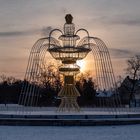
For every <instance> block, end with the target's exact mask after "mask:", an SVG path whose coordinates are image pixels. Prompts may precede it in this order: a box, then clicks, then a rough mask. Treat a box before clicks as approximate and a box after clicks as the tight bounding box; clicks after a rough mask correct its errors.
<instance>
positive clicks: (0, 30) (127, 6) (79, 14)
mask: <svg viewBox="0 0 140 140" xmlns="http://www.w3.org/2000/svg"><path fill="white" fill-rule="evenodd" d="M67 13H71V14H72V15H73V17H74V21H73V22H74V23H75V25H76V28H86V29H87V30H88V31H89V33H90V35H91V36H97V37H99V38H101V39H102V40H103V41H104V42H105V43H106V44H107V46H108V48H109V50H110V53H111V57H112V62H113V66H114V70H115V74H116V75H123V74H124V73H125V72H124V68H125V67H126V59H128V58H129V57H131V56H133V55H135V54H140V45H139V43H140V0H0V75H2V74H6V75H13V76H15V77H17V78H23V75H24V73H25V70H26V65H27V60H28V56H29V51H30V49H31V47H32V45H33V44H34V42H35V41H36V40H37V39H38V38H40V37H42V36H43V35H45V34H48V29H49V28H50V27H51V28H61V29H62V28H63V24H64V22H65V21H64V16H65V14H67Z"/></svg>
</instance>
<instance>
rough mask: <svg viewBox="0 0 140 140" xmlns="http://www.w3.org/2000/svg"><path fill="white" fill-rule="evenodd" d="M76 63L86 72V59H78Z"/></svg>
mask: <svg viewBox="0 0 140 140" xmlns="http://www.w3.org/2000/svg"><path fill="white" fill-rule="evenodd" d="M76 63H77V65H78V66H79V67H80V71H81V72H84V71H85V61H84V60H78V61H77V62H76Z"/></svg>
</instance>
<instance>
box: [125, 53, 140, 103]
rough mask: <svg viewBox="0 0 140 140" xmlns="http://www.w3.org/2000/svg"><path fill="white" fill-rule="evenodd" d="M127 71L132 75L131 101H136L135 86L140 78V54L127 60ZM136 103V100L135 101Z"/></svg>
mask: <svg viewBox="0 0 140 140" xmlns="http://www.w3.org/2000/svg"><path fill="white" fill-rule="evenodd" d="M126 71H127V73H128V74H129V76H130V77H131V84H132V86H131V91H130V96H129V103H131V101H135V95H134V94H135V86H136V83H137V80H138V78H139V77H140V55H136V56H134V57H132V58H130V59H128V60H127V69H126ZM135 105H136V101H135Z"/></svg>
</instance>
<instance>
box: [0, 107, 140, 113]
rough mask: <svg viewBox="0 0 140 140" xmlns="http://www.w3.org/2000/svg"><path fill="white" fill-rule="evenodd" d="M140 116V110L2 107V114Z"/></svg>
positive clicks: (0, 109)
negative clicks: (78, 110)
mask: <svg viewBox="0 0 140 140" xmlns="http://www.w3.org/2000/svg"><path fill="white" fill-rule="evenodd" d="M128 113H129V114H140V108H81V111H80V112H57V108H54V107H23V106H19V105H12V104H10V105H6V106H5V105H3V104H1V105H0V114H32V115H60V114H65V115H67V114H75V115H81V114H89V115H95V114H96V115H104V114H128Z"/></svg>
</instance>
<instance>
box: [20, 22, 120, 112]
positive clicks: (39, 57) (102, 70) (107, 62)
mask: <svg viewBox="0 0 140 140" xmlns="http://www.w3.org/2000/svg"><path fill="white" fill-rule="evenodd" d="M65 24H66V23H65ZM65 24H64V27H65ZM68 24H73V23H68ZM74 28H75V26H74ZM82 31H83V32H85V33H86V34H87V36H85V37H84V38H82V39H81V40H80V41H79V43H78V44H77V45H76V46H74V47H75V48H76V47H82V46H84V47H85V46H86V47H88V48H89V49H90V50H91V52H92V54H93V59H94V64H95V71H96V78H95V79H96V84H97V85H98V92H103V91H105V90H106V91H108V92H113V93H114V96H115V98H114V103H113V106H114V107H117V106H118V105H120V104H121V103H120V98H119V95H118V92H117V91H116V90H115V89H116V81H115V76H114V72H113V67H112V63H111V59H110V54H109V51H108V48H107V46H106V45H105V43H104V42H103V41H102V40H101V39H100V38H98V37H91V36H90V35H89V33H88V31H87V30H86V29H83V28H82V29H78V30H77V31H75V32H74V36H78V33H79V32H82ZM54 32H59V33H60V34H61V36H63V35H65V33H64V32H63V31H61V30H60V29H54V30H52V31H51V32H50V34H49V37H44V38H40V39H39V40H37V41H36V43H35V44H34V45H33V47H32V49H31V52H30V56H29V60H28V64H27V69H26V72H25V77H24V79H25V81H24V83H23V86H22V90H21V94H20V97H19V104H20V105H24V106H37V103H38V100H39V86H40V81H41V73H42V72H43V71H42V69H43V66H44V65H43V63H44V62H45V56H46V53H47V52H48V51H50V50H49V49H50V48H53V47H55V46H61V45H60V40H59V39H55V38H54V37H52V36H53V33H54ZM86 55H87V54H86ZM86 55H85V57H86ZM73 85H74V83H73ZM76 98H77V97H76ZM76 98H75V103H74V104H75V105H76V106H75V107H73V106H74V105H69V104H68V106H67V105H66V103H65V105H62V104H60V107H59V111H71V110H73V109H72V108H74V109H75V110H76V111H79V110H80V109H79V106H78V104H76ZM68 102H69V101H68Z"/></svg>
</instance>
